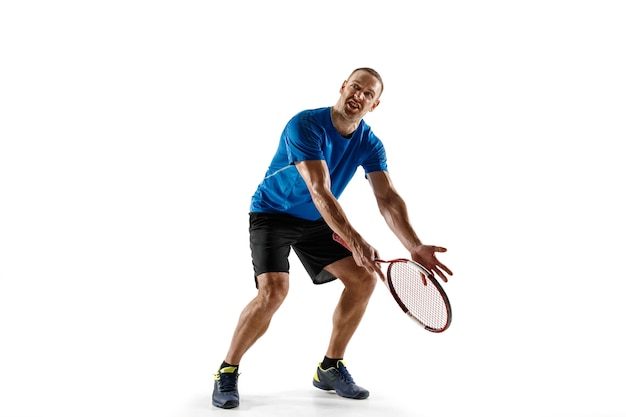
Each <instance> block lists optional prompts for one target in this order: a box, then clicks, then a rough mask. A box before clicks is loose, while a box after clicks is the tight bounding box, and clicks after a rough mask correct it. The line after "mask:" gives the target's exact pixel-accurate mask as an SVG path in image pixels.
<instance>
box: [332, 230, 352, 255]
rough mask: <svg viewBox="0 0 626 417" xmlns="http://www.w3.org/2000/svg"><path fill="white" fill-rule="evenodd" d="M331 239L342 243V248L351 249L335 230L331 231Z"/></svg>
mask: <svg viewBox="0 0 626 417" xmlns="http://www.w3.org/2000/svg"><path fill="white" fill-rule="evenodd" d="M333 240H334V241H335V242H339V243H341V244H342V245H343V247H344V248H346V249H348V250H349V251H352V249H350V246H348V244H347V243H346V241H345V240H343V238H342V237H341V236H339V235H338V234H337V233H336V232H333Z"/></svg>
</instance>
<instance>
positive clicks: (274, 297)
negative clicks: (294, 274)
mask: <svg viewBox="0 0 626 417" xmlns="http://www.w3.org/2000/svg"><path fill="white" fill-rule="evenodd" d="M266 278H267V277H263V278H262V277H261V276H259V280H258V282H259V295H258V297H259V298H260V299H261V300H262V301H263V303H264V304H265V305H266V308H268V309H272V310H275V309H277V308H278V307H280V305H281V304H282V303H283V301H285V298H286V297H287V294H288V293H289V280H288V279H272V278H270V279H266Z"/></svg>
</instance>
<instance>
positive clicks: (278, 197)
mask: <svg viewBox="0 0 626 417" xmlns="http://www.w3.org/2000/svg"><path fill="white" fill-rule="evenodd" d="M330 109H331V108H330V107H324V108H320V109H314V110H305V111H302V112H300V113H298V114H296V115H295V116H294V117H293V118H292V119H291V120H290V121H289V122H288V123H287V126H285V129H284V130H283V133H282V135H281V137H280V143H279V145H278V150H277V151H276V154H275V155H274V158H273V159H272V162H271V164H270V166H269V168H268V170H267V172H266V174H265V178H263V181H261V184H259V186H258V188H257V190H256V192H255V193H254V195H253V196H252V203H251V205H250V211H251V212H262V213H286V214H290V215H292V216H294V217H299V218H302V219H307V220H317V219H319V218H321V217H322V215H321V214H320V212H319V211H318V210H317V208H316V207H315V204H314V203H313V200H312V199H311V194H310V193H309V190H308V188H307V186H306V184H305V182H304V180H303V179H302V177H301V176H300V173H299V172H298V170H297V169H296V167H295V165H294V164H295V163H296V162H300V161H310V160H324V161H326V164H327V165H328V170H329V172H330V179H331V190H332V193H333V195H334V196H335V198H339V196H340V195H341V193H342V192H343V191H344V190H345V188H346V186H347V185H348V183H349V182H350V180H351V179H352V177H353V176H354V174H355V173H356V170H357V168H358V167H359V166H361V167H363V170H364V171H365V173H366V174H368V173H370V172H374V171H386V170H387V157H386V154H385V148H384V146H383V144H382V142H381V141H380V139H379V138H378V137H377V136H376V135H374V133H373V132H372V130H371V128H370V127H369V126H368V125H367V124H366V123H365V122H364V121H363V120H361V123H360V124H359V127H358V128H357V129H356V130H355V131H354V132H353V133H352V135H351V137H350V138H345V137H343V136H341V135H340V134H339V133H338V132H337V130H336V129H335V127H334V126H333V124H332V120H331V117H330Z"/></svg>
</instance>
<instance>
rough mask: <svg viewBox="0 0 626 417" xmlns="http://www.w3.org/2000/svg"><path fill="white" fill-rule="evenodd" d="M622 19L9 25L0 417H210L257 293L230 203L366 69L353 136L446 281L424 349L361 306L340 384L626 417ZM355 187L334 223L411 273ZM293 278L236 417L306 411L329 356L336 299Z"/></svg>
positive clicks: (420, 409)
mask: <svg viewBox="0 0 626 417" xmlns="http://www.w3.org/2000/svg"><path fill="white" fill-rule="evenodd" d="M625 17H626V13H625V6H624V5H623V3H622V2H619V1H582V0H581V1H551V0H547V1H533V0H531V1H524V2H512V1H509V2H504V1H482V0H481V1H475V2H461V1H447V2H421V1H420V2H412V3H409V2H398V1H388V2H374V1H359V2H356V1H327V0H322V1H317V2H314V3H307V5H306V6H304V5H303V6H300V5H298V2H287V1H277V0H270V1H264V2H255V1H249V0H244V1H234V2H211V1H208V2H207V1H179V2H173V1H161V2H148V1H137V0H126V1H109V2H98V3H94V2H78V1H74V2H72V1H57V2H43V1H21V2H17V1H9V2H3V3H2V5H1V6H0V35H1V36H0V48H1V49H0V56H1V57H2V62H3V63H2V65H1V69H0V71H1V72H2V77H0V106H1V107H0V112H1V113H0V114H1V118H0V135H1V137H0V140H1V145H0V198H1V200H2V203H1V204H0V274H1V275H0V335H1V336H0V337H1V339H2V341H1V342H0V416H2V417H16V416H64V417H68V416H85V415H88V416H91V417H95V416H105V415H106V416H109V415H116V416H142V415H146V416H147V415H150V416H161V415H163V416H172V415H180V414H177V413H178V412H179V410H181V409H183V408H185V407H186V405H188V403H189V402H190V401H191V402H193V401H197V400H196V399H197V398H203V397H202V396H206V399H207V405H202V406H198V407H200V408H202V407H205V406H207V412H209V411H210V410H208V409H210V407H208V401H209V394H210V391H211V390H212V381H211V374H212V373H213V372H214V371H215V370H216V368H217V366H218V364H219V363H220V362H221V360H222V359H223V357H224V355H225V353H226V349H227V346H228V342H229V339H230V336H231V333H232V330H233V328H234V325H235V323H236V320H237V315H238V314H239V312H240V310H241V308H242V307H243V306H244V305H245V303H247V301H248V300H249V299H250V298H251V297H252V296H253V295H254V293H255V289H254V285H253V281H252V272H251V266H250V258H249V256H250V255H249V250H248V240H247V239H248V237H247V216H248V212H247V210H248V204H249V199H250V196H251V194H252V192H253V191H254V189H255V187H256V185H257V184H258V182H259V180H260V179H261V177H262V175H263V174H264V172H265V169H266V167H267V164H268V163H269V160H270V158H271V156H272V154H273V152H274V150H275V148H276V145H277V140H278V136H279V134H280V131H281V130H282V128H283V125H284V123H285V122H286V121H287V120H288V119H289V118H290V117H291V116H292V115H293V114H295V113H296V112H297V111H300V110H302V109H304V108H313V107H320V106H327V105H332V104H334V103H335V101H336V99H337V97H338V89H339V87H340V85H341V82H342V81H343V80H344V79H345V78H346V77H347V76H348V74H349V73H350V71H351V70H352V69H354V68H356V67H360V66H370V67H373V68H376V69H377V70H378V71H379V72H380V73H381V74H382V76H383V78H384V81H385V92H384V94H383V97H382V101H381V105H380V106H379V107H378V109H376V111H375V112H373V113H371V114H369V115H368V116H367V117H366V120H367V121H368V123H370V125H372V127H373V129H374V131H375V132H376V133H377V134H378V135H379V136H380V137H381V138H382V139H383V141H384V142H385V144H386V146H387V151H388V158H389V167H390V171H391V174H392V177H393V178H394V182H395V183H396V186H397V188H398V189H399V190H400V192H401V193H402V194H403V196H404V197H405V199H406V200H407V203H408V205H409V208H410V211H411V216H412V220H413V223H414V225H415V227H416V229H417V231H418V233H419V234H420V236H421V237H422V239H423V240H424V241H425V242H428V243H432V244H437V245H441V246H445V247H447V248H448V250H449V251H448V253H446V254H443V255H441V257H440V258H441V259H442V261H444V262H445V263H446V264H447V265H448V266H449V267H450V268H452V270H453V271H454V272H455V276H454V278H453V279H452V280H451V282H450V283H448V284H447V285H446V289H447V290H448V292H449V295H450V298H451V300H452V303H453V313H454V319H453V323H452V326H451V328H450V330H449V331H447V332H446V333H443V334H440V335H433V334H428V333H426V332H423V331H421V330H418V329H417V328H416V327H415V326H414V325H413V324H412V323H410V322H409V321H408V320H406V319H404V318H403V317H401V314H400V313H399V310H397V308H396V307H395V305H393V302H392V301H391V299H390V298H389V297H388V296H387V294H386V293H385V292H384V288H383V287H382V286H381V288H380V289H379V291H377V292H376V293H375V296H374V298H373V300H372V303H371V306H370V309H369V311H368V313H367V315H366V318H365V320H364V323H363V325H362V327H361V328H360V329H359V331H358V332H357V334H356V336H355V338H354V341H353V343H352V344H351V346H350V348H349V352H348V353H347V355H346V359H347V360H348V363H349V366H350V368H351V370H352V372H353V374H354V375H355V378H357V382H359V383H360V384H362V385H364V386H366V387H368V388H369V389H370V390H372V392H375V391H379V392H387V393H388V395H392V396H394V395H396V396H397V398H395V399H394V401H395V404H403V401H405V402H406V408H407V409H411V410H417V411H415V413H417V415H420V416H458V415H469V416H478V415H480V416H502V415H507V416H517V415H519V416H524V417H528V416H546V417H548V416H550V417H552V416H584V417H608V416H610V417H615V416H625V415H626V404H625V403H624V400H623V393H624V388H626V386H625V380H624V375H625V374H626V361H625V359H624V353H623V352H624V351H625V350H626V342H625V340H626V338H625V337H624V330H623V326H622V322H623V319H624V316H625V315H626V307H624V303H623V301H622V299H623V296H624V295H623V294H624V290H625V289H626V285H625V284H624V278H626V277H625V275H624V272H623V269H622V268H621V266H622V265H621V264H622V262H621V260H622V257H623V253H624V241H623V237H624V235H625V232H626V227H625V221H624V215H623V213H624V212H625V211H626V204H625V203H624V178H626V169H625V168H624V163H623V159H624V158H623V157H624V151H623V149H622V145H623V143H620V142H624V139H626V124H625V119H624V115H625V114H626V113H625V112H626V102H625V99H624V97H626V82H625V77H624V74H626V58H625V55H624V50H625V47H626V42H625V39H626V29H625V26H624V18H625ZM361 174H362V173H358V174H357V178H355V180H354V181H353V183H352V184H351V186H350V187H349V188H348V190H347V191H346V193H345V194H344V196H343V197H342V200H341V201H342V202H343V204H344V206H345V209H346V210H347V212H348V214H349V216H350V218H351V219H352V221H353V223H354V224H355V225H357V226H358V227H359V229H360V230H361V232H362V233H363V234H364V235H365V236H366V237H367V238H368V240H370V241H371V242H373V243H375V245H376V246H377V247H378V249H379V250H380V251H381V253H382V254H383V256H384V257H397V256H404V253H403V252H402V250H401V248H400V246H399V245H398V243H397V242H395V241H394V240H393V239H392V238H391V235H390V232H388V231H387V229H386V228H385V226H384V224H383V220H382V218H381V217H380V216H379V215H378V214H377V210H376V208H375V206H374V201H373V198H372V196H371V192H370V191H369V186H368V185H367V182H366V181H365V180H363V179H362V175H361ZM292 272H293V273H292V280H291V281H292V282H291V293H290V295H289V297H288V299H287V301H286V302H285V304H284V306H283V308H282V309H281V310H280V311H279V313H278V314H277V315H276V317H275V320H274V322H273V323H272V326H271V328H270V331H269V332H268V333H267V335H266V336H265V337H264V338H263V339H261V341H260V342H259V343H258V344H257V345H255V347H254V348H253V349H252V350H251V351H250V352H249V354H248V356H246V357H245V358H244V361H243V363H242V372H244V374H245V379H243V376H242V382H241V384H242V387H241V388H242V390H244V389H245V390H246V392H248V393H258V392H265V390H267V391H268V392H272V391H274V390H276V391H280V390H282V389H285V386H286V387H287V388H289V387H291V386H300V385H302V386H303V387H310V375H312V373H313V370H314V367H315V364H316V363H317V361H319V360H321V358H322V356H323V354H324V351H325V347H326V343H327V338H328V334H329V329H330V324H329V321H330V315H331V313H332V308H333V307H334V304H335V301H336V298H337V296H338V293H339V291H340V287H339V285H338V284H331V285H327V286H323V287H314V286H312V285H311V284H310V282H309V281H308V278H307V277H306V275H305V274H304V271H303V270H302V269H301V267H300V266H299V264H298V263H297V259H295V258H294V262H293V271H292ZM381 362H382V363H385V362H391V363H393V364H396V366H393V367H391V366H390V367H385V368H381V367H380V365H379V364H380V363H381ZM277 363H285V368H287V369H288V370H289V373H290V375H291V376H290V378H291V379H290V380H289V381H284V380H282V379H281V378H279V377H276V376H274V374H273V372H275V371H276V369H277ZM383 369H384V370H383ZM396 369H401V371H400V370H396ZM268 373H269V374H270V375H272V376H271V377H270V378H269V379H268V375H267V374H268ZM382 375H384V378H383V377H382ZM390 380H392V381H395V382H393V384H392V385H391V386H390V385H388V384H389V383H390V382H389V381H390ZM281 384H284V385H281ZM391 387H393V388H391ZM427 399H430V402H429V401H427ZM433 399H434V400H435V401H434V402H433V401H432V400H433ZM199 415H202V413H200V414H199Z"/></svg>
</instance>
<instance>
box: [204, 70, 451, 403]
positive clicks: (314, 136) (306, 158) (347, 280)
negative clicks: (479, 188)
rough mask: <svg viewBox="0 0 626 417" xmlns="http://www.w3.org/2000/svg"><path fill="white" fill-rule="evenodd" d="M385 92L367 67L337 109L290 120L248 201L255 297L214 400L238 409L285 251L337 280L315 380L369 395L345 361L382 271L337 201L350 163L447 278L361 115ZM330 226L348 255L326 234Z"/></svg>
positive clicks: (279, 285)
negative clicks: (244, 371) (245, 363)
mask: <svg viewBox="0 0 626 417" xmlns="http://www.w3.org/2000/svg"><path fill="white" fill-rule="evenodd" d="M382 92H383V81H382V78H381V77H380V75H379V74H378V73H377V72H376V71H375V70H373V69H371V68H358V69H356V70H354V71H353V72H352V74H350V76H349V77H348V79H347V80H346V81H344V82H343V83H342V85H341V88H340V90H339V93H340V96H339V99H338V100H337V103H336V104H335V105H334V106H332V107H326V108H320V109H314V110H305V111H302V112H300V113H299V114H297V115H296V116H294V117H293V118H292V119H291V120H290V121H289V122H288V123H287V126H286V127H285V129H284V131H283V133H282V135H281V138H280V143H279V147H278V150H277V152H276V154H275V156H274V158H273V160H272V162H271V164H270V166H269V169H268V171H267V173H266V176H265V178H264V179H263V181H262V182H261V184H260V185H259V187H258V188H257V190H256V192H255V194H254V195H253V197H252V203H251V208H250V248H251V251H252V263H253V266H254V275H255V281H256V286H257V289H258V293H257V295H256V296H255V297H254V298H253V299H252V301H250V303H249V304H248V305H247V306H246V307H245V308H244V309H243V311H242V313H241V316H240V318H239V322H238V324H237V327H236V329H235V332H234V335H233V338H232V341H231V344H230V349H229V350H228V353H227V355H226V357H225V359H224V362H223V363H222V364H221V366H220V368H219V371H218V373H217V374H216V375H215V382H214V391H213V405H214V406H216V407H220V408H235V407H237V406H238V405H239V392H238V389H237V380H238V376H239V372H238V370H239V364H240V362H241V359H242V357H243V355H244V354H245V353H246V352H247V351H248V349H249V348H250V347H251V346H252V345H253V344H254V343H255V342H256V341H257V340H258V339H259V338H260V337H261V336H262V335H263V334H264V333H265V331H266V330H267V328H268V326H269V324H270V321H271V319H272V316H273V315H274V313H275V312H276V311H277V310H278V308H279V307H280V305H281V304H282V302H283V301H284V299H285V297H286V296H287V291H288V288H289V262H288V255H289V253H290V250H291V249H293V250H294V252H295V253H296V255H297V256H298V258H299V259H300V261H301V262H302V264H303V265H304V267H305V269H306V271H307V272H308V273H309V275H310V277H311V279H312V281H313V283H315V284H322V283H326V282H330V281H333V280H335V279H339V280H340V281H341V282H342V283H343V285H344V290H343V292H342V294H341V296H340V298H339V302H338V304H337V307H336V309H335V312H334V315H333V319H332V332H331V336H330V342H329V344H328V349H327V351H326V354H325V357H324V359H323V360H322V362H321V363H320V364H319V365H318V367H317V369H316V371H315V375H314V377H313V385H314V386H315V387H317V388H320V389H322V390H328V391H330V390H334V391H335V392H336V393H337V394H338V395H339V396H342V397H346V398H353V399H364V398H367V397H368V396H369V392H368V391H367V390H366V389H364V388H362V387H360V386H358V385H357V384H356V383H355V382H354V380H353V379H352V377H351V375H350V373H349V372H348V370H347V368H346V364H345V362H344V360H343V356H344V352H345V350H346V347H347V345H348V343H349V341H350V339H351V338H352V336H353V334H354V332H355V331H356V329H357V327H358V325H359V323H360V321H361V318H362V317H363V314H364V313H365V309H366V307H367V304H368V302H369V299H370V296H371V295H372V292H373V291H374V288H375V286H376V283H377V277H378V276H380V274H382V271H381V269H380V266H379V265H378V264H377V263H376V259H377V258H378V252H377V250H376V249H375V248H374V247H373V246H372V245H370V244H369V243H368V242H367V241H366V240H365V239H364V238H363V236H361V235H360V234H359V233H358V232H357V231H356V230H355V229H354V227H353V226H352V225H351V224H350V221H349V220H348V217H347V215H346V213H345V212H344V211H343V209H342V207H341V205H340V204H339V202H338V201H337V199H338V198H339V196H340V195H341V193H342V192H343V190H344V189H345V187H346V186H347V184H348V182H349V181H350V180H351V179H352V177H353V176H354V174H355V172H356V171H357V168H359V167H362V168H363V170H364V171H365V175H366V178H367V179H368V180H369V182H370V184H371V187H372V190H373V192H374V195H375V197H376V201H377V204H378V208H379V210H380V213H381V214H382V216H383V218H384V219H385V221H386V223H387V224H388V226H389V228H390V229H391V230H392V231H393V233H394V234H395V235H396V236H397V237H398V239H399V240H400V242H402V244H403V245H404V247H405V248H406V249H407V251H408V252H409V253H410V256H411V259H413V260H414V261H417V262H419V263H421V264H422V265H424V266H425V267H426V268H428V269H429V270H430V271H431V272H433V273H436V274H437V275H438V276H439V277H440V278H441V279H442V280H443V281H447V278H446V275H445V274H444V272H445V273H447V274H449V275H452V271H450V270H449V269H448V268H447V267H446V266H445V265H443V264H442V263H440V262H439V260H438V259H437V258H436V256H435V255H436V253H437V252H445V251H446V249H445V248H442V247H438V246H431V245H425V244H423V243H422V242H421V241H420V239H419V238H418V237H417V234H416V233H415V231H414V230H413V228H412V226H411V223H410V221H409V216H408V214H407V208H406V205H405V203H404V200H403V199H402V198H401V197H400V195H399V194H398V193H397V191H396V189H395V188H394V186H393V185H392V182H391V178H390V176H389V173H388V172H387V160H386V154H385V149H384V147H383V144H382V142H381V141H380V139H379V138H378V137H376V135H374V133H373V132H372V130H371V129H370V127H369V126H368V125H367V124H366V123H365V122H364V121H363V117H364V116H365V115H366V114H367V113H368V112H370V111H373V110H374V109H375V108H376V107H378V105H379V103H380V100H379V99H380V95H381V94H382ZM333 231H334V232H336V233H337V234H338V235H339V236H341V237H342V238H343V240H344V241H345V242H346V243H347V244H348V246H349V247H350V248H351V249H352V251H351V252H350V251H349V250H347V249H346V248H345V247H343V246H342V245H341V244H339V243H337V242H335V241H334V240H333V237H332V235H333Z"/></svg>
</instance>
